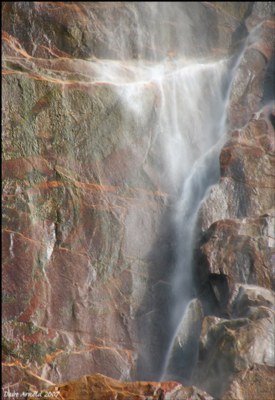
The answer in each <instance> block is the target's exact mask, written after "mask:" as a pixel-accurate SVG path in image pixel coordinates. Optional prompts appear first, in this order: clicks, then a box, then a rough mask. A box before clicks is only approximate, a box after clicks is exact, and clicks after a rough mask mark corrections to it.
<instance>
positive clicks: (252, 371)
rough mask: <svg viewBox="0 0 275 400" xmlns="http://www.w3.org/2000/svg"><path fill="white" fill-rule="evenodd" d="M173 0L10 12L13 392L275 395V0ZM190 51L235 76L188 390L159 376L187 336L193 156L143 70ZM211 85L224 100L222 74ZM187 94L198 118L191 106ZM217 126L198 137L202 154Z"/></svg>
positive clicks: (9, 356)
mask: <svg viewBox="0 0 275 400" xmlns="http://www.w3.org/2000/svg"><path fill="white" fill-rule="evenodd" d="M167 4H168V3H167ZM167 4H166V5H164V6H162V5H158V8H156V9H155V8H154V6H153V2H151V3H150V2H149V3H148V2H147V3H146V2H142V3H135V2H133V3H131V2H130V3H127V2H78V3H74V2H66V3H61V2H44V3H43V2H11V3H8V2H4V3H3V4H2V29H3V32H2V35H3V36H2V43H3V63H2V66H3V72H2V73H3V80H2V89H3V97H2V99H3V108H2V110H3V111H2V119H3V146H2V149H3V152H2V195H3V212H2V218H3V221H2V232H3V233H2V246H3V260H2V265H3V272H2V279H3V292H2V293H3V297H2V303H3V325H2V334H3V342H2V348H3V369H2V372H3V390H4V391H8V390H10V391H12V390H15V391H17V392H22V391H26V390H29V391H30V390H32V391H35V390H48V391H51V390H53V391H54V390H56V389H55V388H58V390H59V391H60V392H61V394H62V397H60V398H64V399H67V400H68V399H75V400H82V399H83V400H84V399H87V400H88V399H102V400H103V399H110V400H111V399H116V398H117V399H118V398H120V399H137V400H138V399H158V400H163V399H165V400H168V399H171V400H172V399H175V400H176V399H178V400H185V399H193V400H196V399H211V398H212V397H214V398H215V399H222V400H229V399H230V400H252V399H253V400H254V399H255V400H256V399H258V398H261V399H263V400H270V399H271V398H272V397H271V396H272V393H274V390H275V388H274V379H273V380H272V374H274V267H275V232H274V224H275V221H274V218H275V209H274V193H275V191H274V189H275V175H274V170H275V169H274V167H275V159H274V150H275V141H274V119H275V110H274V93H273V87H274V78H273V76H274V29H275V21H274V17H273V16H272V15H273V13H274V9H273V8H274V4H273V3H272V2H263V3H260V2H239V3H236V4H235V3H233V2H225V3H220V2H195V3H188V2H187V3H178V4H176V3H174V5H173V6H171V5H170V7H169V5H167ZM175 4H176V5H175ZM163 7H166V8H163ZM163 16H165V18H163V19H161V17H163ZM182 21H184V22H185V23H184V24H183V22H182ZM182 25H184V29H183V30H182V31H181V30H180V31H179V32H178V26H182ZM140 26H143V29H142V30H141V29H140ZM186 27H187V28H188V29H187V28H186ZM162 31H163V32H169V35H168V36H167V35H164V34H161V32H162ZM137 38H138V40H137ZM126 39H127V40H126ZM155 43H158V46H156V44H155ZM177 57H185V58H187V59H191V60H192V59H195V58H199V59H200V60H205V59H207V60H209V59H210V60H214V61H215V62H216V61H217V62H218V63H219V60H223V59H226V60H227V61H226V62H227V64H226V68H228V71H229V72H228V75H230V76H231V78H232V79H231V78H230V79H231V81H230V82H228V85H229V84H230V85H229V86H230V87H229V89H228V90H229V96H228V103H227V105H226V110H227V111H226V114H227V120H226V122H225V126H226V137H225V139H224V140H223V142H222V145H221V149H220V154H219V167H218V169H219V174H218V175H219V176H217V179H215V181H214V182H211V185H209V188H208V189H207V195H206V196H205V197H204V199H203V201H202V202H201V204H200V207H199V211H198V216H197V220H196V229H195V241H194V252H193V255H192V258H193V262H192V268H193V269H192V271H193V272H192V273H193V278H192V279H193V280H192V282H194V288H193V291H192V293H193V292H194V293H195V294H194V295H193V296H194V300H193V303H192V304H193V306H192V307H191V308H190V312H189V314H188V318H187V317H186V319H185V320H184V322H185V323H184V324H183V325H184V326H183V328H182V329H180V330H179V332H178V335H177V337H176V339H175V343H174V344H173V346H174V347H173V352H172V356H171V358H170V359H169V363H168V372H167V374H166V377H165V378H167V379H165V380H169V381H170V382H166V383H163V382H162V383H156V382H155V381H156V380H158V377H159V374H160V371H161V364H163V363H164V358H165V354H166V353H167V348H168V347H169V340H170V339H171V335H172V333H171V332H170V331H169V329H170V328H169V327H170V322H168V321H170V319H169V318H170V314H171V312H172V309H173V308H174V303H173V301H174V300H173V299H172V297H173V288H172V289H171V276H172V274H173V273H174V269H175V242H176V231H175V226H174V224H173V218H174V215H175V210H176V202H177V198H178V196H179V188H178V182H181V180H184V179H185V177H186V176H187V175H184V174H187V172H184V173H182V175H181V172H180V173H178V176H177V181H176V182H174V181H173V178H174V175H175V174H174V172H173V171H174V169H173V168H174V167H173V166H175V168H177V169H180V168H179V167H181V166H182V169H183V170H184V168H183V165H184V163H185V159H183V158H182V159H180V160H179V161H177V160H175V163H176V162H177V163H176V164H175V163H173V154H171V155H169V153H166V148H167V146H166V143H167V142H165V141H163V139H162V136H161V135H164V137H165V132H164V133H163V127H164V126H165V125H164V124H163V119H162V116H163V113H164V105H165V101H164V100H163V96H164V94H163V93H165V90H166V89H165V87H164V86H160V85H158V82H157V83H155V82H154V81H152V80H150V79H148V80H147V81H143V80H142V79H143V77H144V76H147V75H146V74H147V71H149V70H150V68H151V66H152V64H154V65H155V64H156V63H157V64H158V65H159V64H160V63H161V62H163V60H164V59H165V63H167V68H169V70H168V71H170V68H171V65H172V68H174V66H176V67H178V65H177V64H176V60H177ZM106 60H108V62H107V61H106ZM121 60H122V62H121ZM141 61H142V62H143V64H142V68H141V67H140V62H141ZM137 65H138V68H139V69H138V72H139V73H140V74H141V75H140V77H139V79H140V81H142V89H139V90H140V91H139V90H137V91H134V92H133V91H131V85H129V82H132V79H133V76H134V75H135V79H136V74H137V72H136V71H137V69H136V68H137ZM215 65H216V64H215ZM219 65H220V64H219ZM110 66H111V67H110ZM140 68H141V69H140ZM215 68H216V66H215ZM219 68H220V67H219ZM140 71H141V72H140ZM217 71H220V69H217ZM214 72H215V74H214V75H215V76H216V75H217V72H216V70H215V71H214ZM206 73H208V72H203V75H204V76H205V75H206ZM143 74H145V75H143ZM211 74H212V72H211ZM211 74H209V77H210V78H211V77H212V75H211ZM200 76H201V75H199V77H200ZM221 76H222V77H223V76H224V75H221ZM120 79H121V80H120ZM199 79H202V78H199ZM223 79H224V78H223ZM173 82H174V81H173ZM201 82H202V81H201V80H199V87H198V89H196V90H199V92H198V96H200V101H201V102H202V104H203V105H205V104H208V103H209V104H210V103H211V100H210V95H209V93H210V92H211V90H212V92H213V93H214V94H215V90H216V89H215V88H214V83H213V84H212V81H211V80H209V81H208V82H205V83H204V87H201V84H200V83H201ZM221 82H224V81H223V80H222V79H221ZM209 85H210V86H209ZM211 85H212V86H211ZM194 87H195V86H194ZM160 89H161V90H160ZM177 90H180V91H181V92H180V93H182V94H183V95H182V97H183V98H181V100H180V101H181V102H182V103H181V105H182V109H183V110H185V112H186V113H187V109H188V104H189V103H190V101H191V99H190V98H185V97H184V93H185V92H184V89H183V88H182V89H177ZM194 91H195V89H194ZM141 92H142V93H141ZM173 93H174V92H173ZM217 93H219V92H218V91H217ZM172 100H173V99H172V98H169V99H168V100H167V103H169V101H172ZM203 105H202V107H203ZM171 107H172V106H171ZM172 109H173V108H172ZM177 118H178V119H179V117H177ZM192 118H193V120H194V126H195V124H196V123H197V120H198V121H199V120H200V115H199V110H198V109H197V110H196V113H195V114H194V116H193V117H192ZM202 126H204V125H203V124H202ZM204 128H205V131H204V132H201V135H202V136H201V137H199V140H198V142H196V141H195V140H193V139H192V140H191V139H190V148H191V147H192V151H194V154H197V152H199V149H200V144H201V142H204V140H206V139H207V138H206V139H205V136H207V127H206V126H204ZM194 135H195V134H194ZM194 137H195V136H194ZM164 145H165V146H164ZM176 146H177V145H176ZM173 149H174V147H173ZM197 149H198V150H197ZM192 154H193V153H192ZM186 157H187V156H186ZM167 158H168V162H167ZM187 169H188V168H187ZM171 171H172V172H173V173H172V172H171ZM186 290H187V289H186ZM190 296H192V295H191V294H190ZM187 319H188V327H189V328H188V329H189V330H188V329H187V328H186V321H187ZM188 349H189V350H188ZM190 352H191V353H192V354H195V356H190V354H189V353H190ZM179 355H180V356H179ZM181 356H182V357H181ZM179 357H181V358H180V361H179ZM190 357H191V358H190ZM182 358H185V359H187V360H188V363H189V364H188V365H186V364H184V365H182V363H181V360H182ZM190 359H192V362H191V361H190V362H189V360H190ZM103 375H105V376H108V377H109V378H107V377H104V376H103ZM115 380H119V381H125V382H126V383H123V382H117V381H115ZM135 380H139V381H141V380H144V381H145V380H146V381H149V380H151V381H152V382H151V383H150V384H149V383H130V382H129V381H135ZM175 381H178V382H180V383H176V382H175ZM64 382H66V383H64ZM127 382H128V383H127ZM181 384H184V385H186V386H182V385H181ZM248 387H249V390H248V389H247V388H248ZM204 391H205V392H204ZM206 392H207V393H209V394H207V393H206Z"/></svg>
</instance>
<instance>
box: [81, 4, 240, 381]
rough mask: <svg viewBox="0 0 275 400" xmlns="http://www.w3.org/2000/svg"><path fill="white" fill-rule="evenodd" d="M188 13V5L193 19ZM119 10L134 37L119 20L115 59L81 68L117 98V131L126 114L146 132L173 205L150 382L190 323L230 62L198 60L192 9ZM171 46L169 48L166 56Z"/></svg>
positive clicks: (199, 23) (198, 23)
mask: <svg viewBox="0 0 275 400" xmlns="http://www.w3.org/2000/svg"><path fill="white" fill-rule="evenodd" d="M188 7H190V10H191V7H194V10H193V11H192V12H193V14H192V12H189V8H188ZM195 9H198V10H197V12H198V13H197V14H196V10H195ZM126 10H127V13H128V14H127V13H126V14H127V18H129V19H130V20H131V18H132V23H133V26H134V28H133V29H134V31H135V32H136V37H135V43H131V40H132V36H131V34H130V35H129V32H128V28H127V26H126V25H127V18H126V17H125V18H126V20H125V21H126V22H125V21H124V22H123V20H122V21H120V22H121V23H120V24H119V26H117V27H115V26H114V27H113V28H114V29H113V31H112V29H109V32H110V38H109V40H110V43H109V47H108V46H107V47H108V49H109V50H108V51H111V50H110V48H112V46H113V47H114V54H115V57H114V58H115V60H107V59H98V60H92V61H91V62H90V64H89V65H90V67H89V68H90V76H91V77H92V79H93V82H94V83H97V84H99V83H102V84H109V85H111V86H112V87H113V90H114V91H116V93H117V94H118V95H119V96H120V99H121V103H122V104H123V107H124V115H125V127H124V129H125V130H126V131H127V120H128V119H129V115H130V116H131V118H132V119H134V120H135V121H136V124H137V126H141V127H142V128H143V129H145V130H147V131H148V133H147V134H148V148H147V150H146V153H145V154H144V162H146V159H147V156H148V154H149V153H150V152H151V153H153V152H155V151H156V150H157V153H158V157H159V159H158V164H159V166H160V169H159V174H160V177H161V180H162V183H163V185H164V187H166V189H167V191H169V192H170V193H172V194H173V195H174V196H176V199H177V200H176V202H175V211H174V215H173V217H172V218H173V225H174V230H175V232H176V246H175V248H176V250H175V251H176V254H175V259H176V265H175V267H174V270H173V273H172V275H171V277H170V284H171V286H172V293H173V297H172V300H169V301H171V302H172V304H170V309H171V315H170V316H169V318H170V319H169V320H168V321H166V322H165V323H166V327H164V329H168V331H169V332H170V338H169V344H168V346H167V349H165V351H164V354H165V356H164V358H163V360H162V365H160V366H158V378H159V379H161V380H163V379H165V378H166V377H167V376H169V368H170V366H171V362H173V360H172V355H173V354H172V353H173V351H174V342H175V340H176V338H177V335H178V332H179V330H182V329H183V325H184V324H188V323H189V322H190V318H187V317H186V315H185V310H186V307H187V305H188V304H192V299H193V298H194V284H193V279H192V254H193V240H194V233H195V226H196V218H197V213H198V209H199V207H200V204H201V202H202V201H203V199H204V197H205V195H206V193H207V190H208V189H209V187H210V186H211V185H212V184H214V183H215V182H216V181H217V180H218V178H219V162H218V161H219V153H220V149H221V146H222V144H223V141H224V139H225V132H226V115H227V103H228V96H229V93H230V84H231V81H232V77H233V75H234V66H232V61H230V60H226V59H222V60H209V59H208V60H206V59H205V58H204V57H202V54H203V53H204V52H203V51H202V49H203V50H205V48H206V47H207V46H206V42H207V37H204V36H201V37H200V36H199V37H198V38H195V36H194V27H195V28H196V29H197V30H200V29H201V27H202V29H201V30H202V32H203V23H204V22H203V20H201V19H200V11H199V5H198V4H196V5H193V6H191V3H189V6H183V4H182V3H175V2H170V3H162V4H160V3H153V2H143V3H142V5H141V6H140V8H139V6H137V3H132V4H131V3H127V5H126ZM109 20H112V18H111V19H109ZM124 24H126V25H124ZM109 28H110V27H109ZM130 32H132V31H131V29H130ZM132 35H133V32H132ZM174 44H175V46H174V47H175V49H173V50H171V48H173V45H174ZM196 46H197V48H198V50H197V57H196V56H194V54H195V53H196V51H194V48H196ZM204 47H205V48H204ZM133 49H135V50H134V51H133ZM191 49H192V51H191ZM195 50H196V49H195ZM133 53H134V56H133ZM170 53H172V54H173V56H172V57H171V56H170ZM189 53H192V57H190V54H189ZM236 65H237V60H236V63H235V66H236ZM150 96H151V97H152V96H153V97H154V101H153V103H154V104H155V105H154V107H155V110H154V111H155V114H156V118H155V121H154V127H153V129H150V128H149V127H148V126H147V127H146V125H144V120H145V118H144V116H145V115H147V113H148V109H149V112H150V107H152V102H151V100H150ZM149 131H150V132H151V131H152V133H149ZM126 135H127V132H126ZM137 235H142V232H137ZM190 302H191V303H190ZM187 308H188V307H187ZM186 331H188V332H189V327H186ZM147 342H148V343H150V340H148V341H147ZM142 351H143V353H146V354H142V355H143V357H144V358H145V363H147V364H148V363H150V362H151V360H150V357H151V356H152V354H151V353H150V349H149V346H147V347H146V345H145V347H144V349H143V350H142ZM171 360H172V361H171ZM193 361H194V360H193ZM187 362H189V360H187ZM190 364H192V362H191V363H190ZM149 370H150V368H149ZM150 378H152V377H150Z"/></svg>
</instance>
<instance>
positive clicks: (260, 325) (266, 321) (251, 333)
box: [194, 4, 275, 400]
mask: <svg viewBox="0 0 275 400" xmlns="http://www.w3.org/2000/svg"><path fill="white" fill-rule="evenodd" d="M267 8H268V7H267ZM253 10H254V11H253V12H252V14H251V15H250V17H249V18H248V19H247V21H246V26H247V28H248V29H249V30H251V29H252V28H255V26H256V24H257V22H259V18H260V17H261V18H267V19H266V20H265V22H263V24H262V25H261V31H260V32H258V39H257V42H256V43H254V44H253V45H252V46H251V47H250V48H249V49H248V50H246V51H245V53H244V55H243V59H242V60H241V63H240V66H239V70H238V71H237V74H236V78H235V80H234V82H233V85H232V95H231V102H230V112H229V119H230V123H231V131H230V132H229V135H228V141H227V142H226V144H225V146H224V147H223V149H222V152H221V154H220V173H221V177H220V181H219V183H218V184H216V185H214V186H213V187H212V188H211V191H210V192H209V196H208V197H207V199H206V200H205V201H204V203H203V204H202V207H201V209H200V213H199V223H198V230H199V231H200V234H198V236H199V237H200V239H199V241H198V245H197V250H196V252H195V265H196V280H197V287H198V295H199V298H200V299H201V302H202V305H203V308H204V312H205V315H206V316H205V317H204V319H203V324H202V331H201V338H200V350H199V361H198V364H197V367H196V371H195V373H194V380H195V382H197V384H198V382H199V386H200V387H203V388H204V389H205V390H207V391H208V392H209V393H211V394H212V395H213V396H215V397H217V398H219V399H220V398H222V399H223V400H227V399H236V400H237V399H238V400H240V399H250V398H251V399H257V398H263V399H269V398H272V397H273V396H274V390H275V385H274V380H272V374H273V376H274V366H275V362H274V360H275V352H274V351H275V349H274V332H275V326H274V301H275V298H274V283H275V282H274V278H275V275H274V266H275V241H274V237H275V228H274V227H275V214H274V211H275V210H274V193H275V175H274V161H275V158H274V156H275V154H274V150H275V142H274V103H273V104H272V103H270V102H269V101H270V100H271V97H270V94H271V92H270V91H269V90H268V89H267V87H266V88H265V87H264V84H263V82H268V83H267V85H268V84H270V76H269V75H268V72H264V71H267V70H266V67H265V65H266V63H269V65H271V63H272V62H273V61H271V60H272V59H271V57H272V56H271V53H272V50H274V21H273V20H271V19H270V18H269V17H268V11H267V9H265V11H264V10H261V12H260V11H259V4H255V6H254V8H253ZM256 10H258V11H257V12H256ZM265 12H267V13H266V14H265ZM256 14H257V16H256ZM264 14H265V15H264ZM273 57H274V56H273ZM252 59H253V60H254V61H255V62H253V63H251V60H252ZM267 60H270V61H267ZM270 68H271V67H270ZM272 68H273V67H272ZM245 70H246V72H244V71H245ZM249 70H250V71H251V72H248V71H249ZM252 71H253V72H252ZM247 72H248V73H247ZM266 73H267V76H264V74H266ZM249 76H250V78H249ZM272 96H273V99H274V92H273V94H272ZM259 98H261V99H262V100H261V102H259ZM273 101H274V100H273ZM256 382H257V383H256ZM263 382H265V383H263Z"/></svg>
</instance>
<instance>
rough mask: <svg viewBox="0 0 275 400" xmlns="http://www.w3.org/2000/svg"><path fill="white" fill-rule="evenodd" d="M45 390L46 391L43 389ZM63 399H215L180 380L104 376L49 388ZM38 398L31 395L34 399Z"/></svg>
mask: <svg viewBox="0 0 275 400" xmlns="http://www.w3.org/2000/svg"><path fill="white" fill-rule="evenodd" d="M42 393H43V392H42ZM46 393H47V395H48V396H49V394H52V396H55V398H56V399H60V400H61V399H62V400H74V399H81V400H90V399H94V400H116V399H120V400H130V399H131V400H164V399H167V400H168V399H169V400H188V399H190V398H192V399H193V400H212V399H213V397H211V396H209V395H208V394H207V393H205V392H203V391H202V390H199V389H197V388H195V387H184V386H182V385H180V384H179V383H177V382H161V383H160V382H132V383H131V382H121V381H116V380H114V379H110V378H108V377H106V376H104V375H100V374H96V375H92V376H84V377H82V378H81V379H80V380H79V381H74V382H68V383H64V384H62V385H55V386H54V387H50V388H48V389H47V391H46ZM34 398H35V397H30V400H33V399H34Z"/></svg>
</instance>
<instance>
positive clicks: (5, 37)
mask: <svg viewBox="0 0 275 400" xmlns="http://www.w3.org/2000/svg"><path fill="white" fill-rule="evenodd" d="M2 40H3V41H6V42H7V43H8V44H9V46H10V47H11V48H12V49H13V50H15V51H16V53H19V54H21V55H22V56H23V57H24V58H27V59H28V60H30V59H31V58H32V57H31V56H30V55H29V54H28V53H27V52H26V50H25V49H23V47H22V46H21V44H20V43H19V42H18V40H17V39H16V38H15V37H13V36H11V35H10V34H9V33H8V32H6V31H3V32H2Z"/></svg>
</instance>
